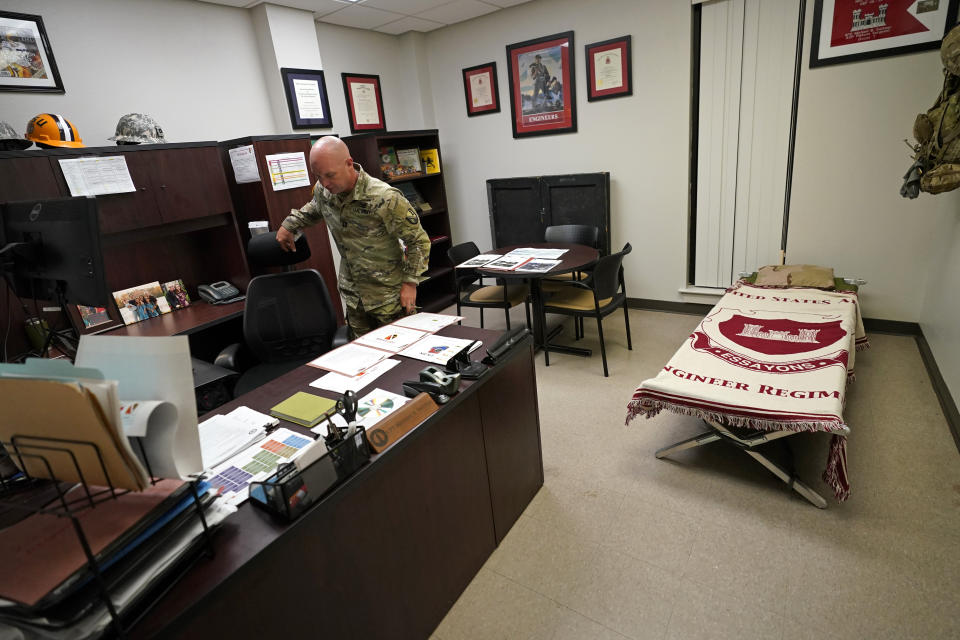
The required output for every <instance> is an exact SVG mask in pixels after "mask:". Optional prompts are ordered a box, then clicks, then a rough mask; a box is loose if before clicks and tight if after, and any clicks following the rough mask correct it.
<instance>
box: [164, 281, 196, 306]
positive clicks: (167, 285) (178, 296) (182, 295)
mask: <svg viewBox="0 0 960 640" xmlns="http://www.w3.org/2000/svg"><path fill="white" fill-rule="evenodd" d="M163 296H164V297H165V298H166V299H167V304H169V305H170V308H171V309H183V308H184V307H189V306H190V296H189V295H188V294H187V288H186V287H185V286H184V285H183V280H171V281H170V282H164V283H163Z"/></svg>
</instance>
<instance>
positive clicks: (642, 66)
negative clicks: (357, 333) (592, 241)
mask: <svg viewBox="0 0 960 640" xmlns="http://www.w3.org/2000/svg"><path fill="white" fill-rule="evenodd" d="M568 30H573V31H574V59H575V73H576V92H577V122H578V131H577V133H572V134H564V135H553V136H544V137H534V138H523V139H520V140H514V139H513V137H512V130H511V126H510V102H509V99H510V98H509V83H508V80H507V59H506V50H505V46H506V45H507V44H508V43H515V42H521V41H524V40H529V39H532V38H537V37H540V36H546V35H550V34H553V33H558V32H561V31H568ZM626 34H631V35H632V36H633V64H634V66H633V86H634V92H633V96H630V97H625V98H617V99H612V100H605V101H600V102H593V103H588V102H587V98H586V92H585V91H586V90H585V87H586V82H585V80H584V64H583V46H584V45H585V44H587V43H591V42H598V41H601V40H607V39H610V38H613V37H616V36H621V35H626ZM689 34H690V5H689V4H688V3H686V2H679V1H677V0H604V2H582V1H580V0H534V1H533V2H530V3H526V4H522V5H519V6H516V7H512V8H509V9H506V10H503V11H497V12H495V13H492V14H488V15H486V16H482V17H480V18H477V19H474V20H471V21H469V22H466V23H462V24H455V25H452V26H450V27H447V28H444V29H439V30H437V31H431V32H429V33H428V34H427V45H428V50H429V61H430V82H431V85H432V89H433V99H434V103H433V109H434V113H435V117H436V124H437V128H438V129H439V130H440V143H441V145H442V146H443V160H444V173H445V180H446V185H447V200H448V205H449V208H450V212H451V223H452V225H453V234H454V239H455V240H456V241H461V240H473V241H475V242H476V243H477V245H478V246H480V248H481V250H483V249H486V248H489V247H490V243H491V239H490V223H489V214H488V210H487V194H486V182H485V181H486V180H487V179H490V178H507V177H512V176H530V175H548V174H562V173H583V172H596V171H609V172H610V178H611V229H612V241H613V246H615V247H619V246H621V245H623V244H624V243H625V242H631V243H632V244H633V247H634V251H633V253H632V254H631V255H630V256H629V257H628V258H627V259H626V261H625V262H624V268H625V270H626V281H627V286H628V292H629V294H630V296H632V297H639V298H658V299H663V300H676V299H679V294H678V293H677V290H678V289H679V288H681V287H683V286H684V285H685V284H686V269H685V264H686V255H687V249H686V240H685V237H686V236H685V233H686V228H687V146H688V140H689V99H690V98H689V95H690V94H689V80H690V37H689ZM491 60H494V61H496V63H497V72H498V75H499V84H500V105H501V106H500V108H501V110H500V113H498V114H493V115H483V116H476V117H472V118H468V117H467V116H466V106H465V104H464V97H463V80H462V74H461V70H462V69H463V68H464V67H470V66H474V65H477V64H482V63H485V62H489V61H491Z"/></svg>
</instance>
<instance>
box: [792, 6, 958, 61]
mask: <svg viewBox="0 0 960 640" xmlns="http://www.w3.org/2000/svg"><path fill="white" fill-rule="evenodd" d="M816 2H817V3H816V5H815V6H814V10H813V41H812V42H811V45H810V68H811V69H812V68H814V67H822V66H825V65H828V64H838V63H841V62H856V61H859V60H868V59H870V58H880V57H883V56H895V55H900V54H902V53H912V52H914V51H924V50H926V49H936V48H938V47H939V46H940V41H941V40H943V37H944V36H945V35H946V33H947V31H948V30H949V29H950V28H951V27H953V25H954V24H955V23H956V21H957V0H916V1H915V2H906V1H901V2H896V1H893V2H891V1H890V0H816Z"/></svg>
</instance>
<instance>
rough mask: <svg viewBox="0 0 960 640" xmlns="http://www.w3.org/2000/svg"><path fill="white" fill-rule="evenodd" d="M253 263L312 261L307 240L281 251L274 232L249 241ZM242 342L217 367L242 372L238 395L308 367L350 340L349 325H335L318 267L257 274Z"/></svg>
mask: <svg viewBox="0 0 960 640" xmlns="http://www.w3.org/2000/svg"><path fill="white" fill-rule="evenodd" d="M247 257H248V258H249V260H250V261H251V262H252V263H254V264H257V265H261V266H289V265H292V264H295V263H297V262H301V261H303V260H306V259H307V258H309V257H310V249H309V247H308V246H307V243H306V238H305V237H301V238H300V239H299V240H298V241H297V251H296V252H287V251H283V250H282V249H280V245H279V244H278V243H277V241H276V238H275V237H274V235H273V234H261V235H258V236H254V237H253V238H251V240H250V243H249V245H248V248H247ZM243 339H244V344H243V345H239V344H234V345H230V346H229V347H227V348H226V349H224V350H223V351H221V352H220V355H218V356H217V359H216V362H215V363H216V364H217V365H219V366H222V367H227V368H229V369H233V370H234V371H240V372H241V376H240V379H239V380H237V384H236V386H235V387H234V396H239V395H241V394H244V393H246V392H248V391H251V390H253V389H255V388H257V387H259V386H260V385H263V384H265V383H267V382H269V381H271V380H273V379H274V378H278V377H280V376H281V375H283V374H285V373H287V372H289V371H292V370H294V369H296V368H297V367H299V366H300V365H303V364H306V363H307V362H309V361H310V360H313V359H314V358H316V357H317V356H319V355H322V354H324V353H326V352H327V351H329V350H330V349H331V348H332V347H333V346H338V345H339V344H345V343H346V342H347V333H346V327H345V326H343V327H340V328H339V329H338V327H337V316H336V313H335V312H334V308H333V303H332V302H331V300H330V293H329V292H328V291H327V285H326V284H325V283H324V281H323V278H322V277H321V276H320V273H319V272H317V271H316V270H315V269H303V270H300V271H284V272H282V273H269V274H265V275H261V276H257V277H255V278H253V279H252V280H250V284H249V285H247V300H246V307H245V308H244V311H243Z"/></svg>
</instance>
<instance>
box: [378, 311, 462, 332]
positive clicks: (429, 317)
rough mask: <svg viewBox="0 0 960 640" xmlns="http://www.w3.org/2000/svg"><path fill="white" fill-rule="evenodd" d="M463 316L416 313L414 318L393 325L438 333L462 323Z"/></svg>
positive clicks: (401, 319) (395, 321) (402, 319)
mask: <svg viewBox="0 0 960 640" xmlns="http://www.w3.org/2000/svg"><path fill="white" fill-rule="evenodd" d="M461 320H463V316H448V315H444V314H442V313H427V312H425V311H424V312H421V313H415V314H413V315H412V316H404V317H403V318H400V319H399V320H394V321H393V324H395V325H397V326H398V327H407V328H408V329H419V330H420V331H426V332H428V333H436V332H437V331H440V329H443V328H444V327H446V326H449V325H451V324H454V323H457V322H460V321H461Z"/></svg>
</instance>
